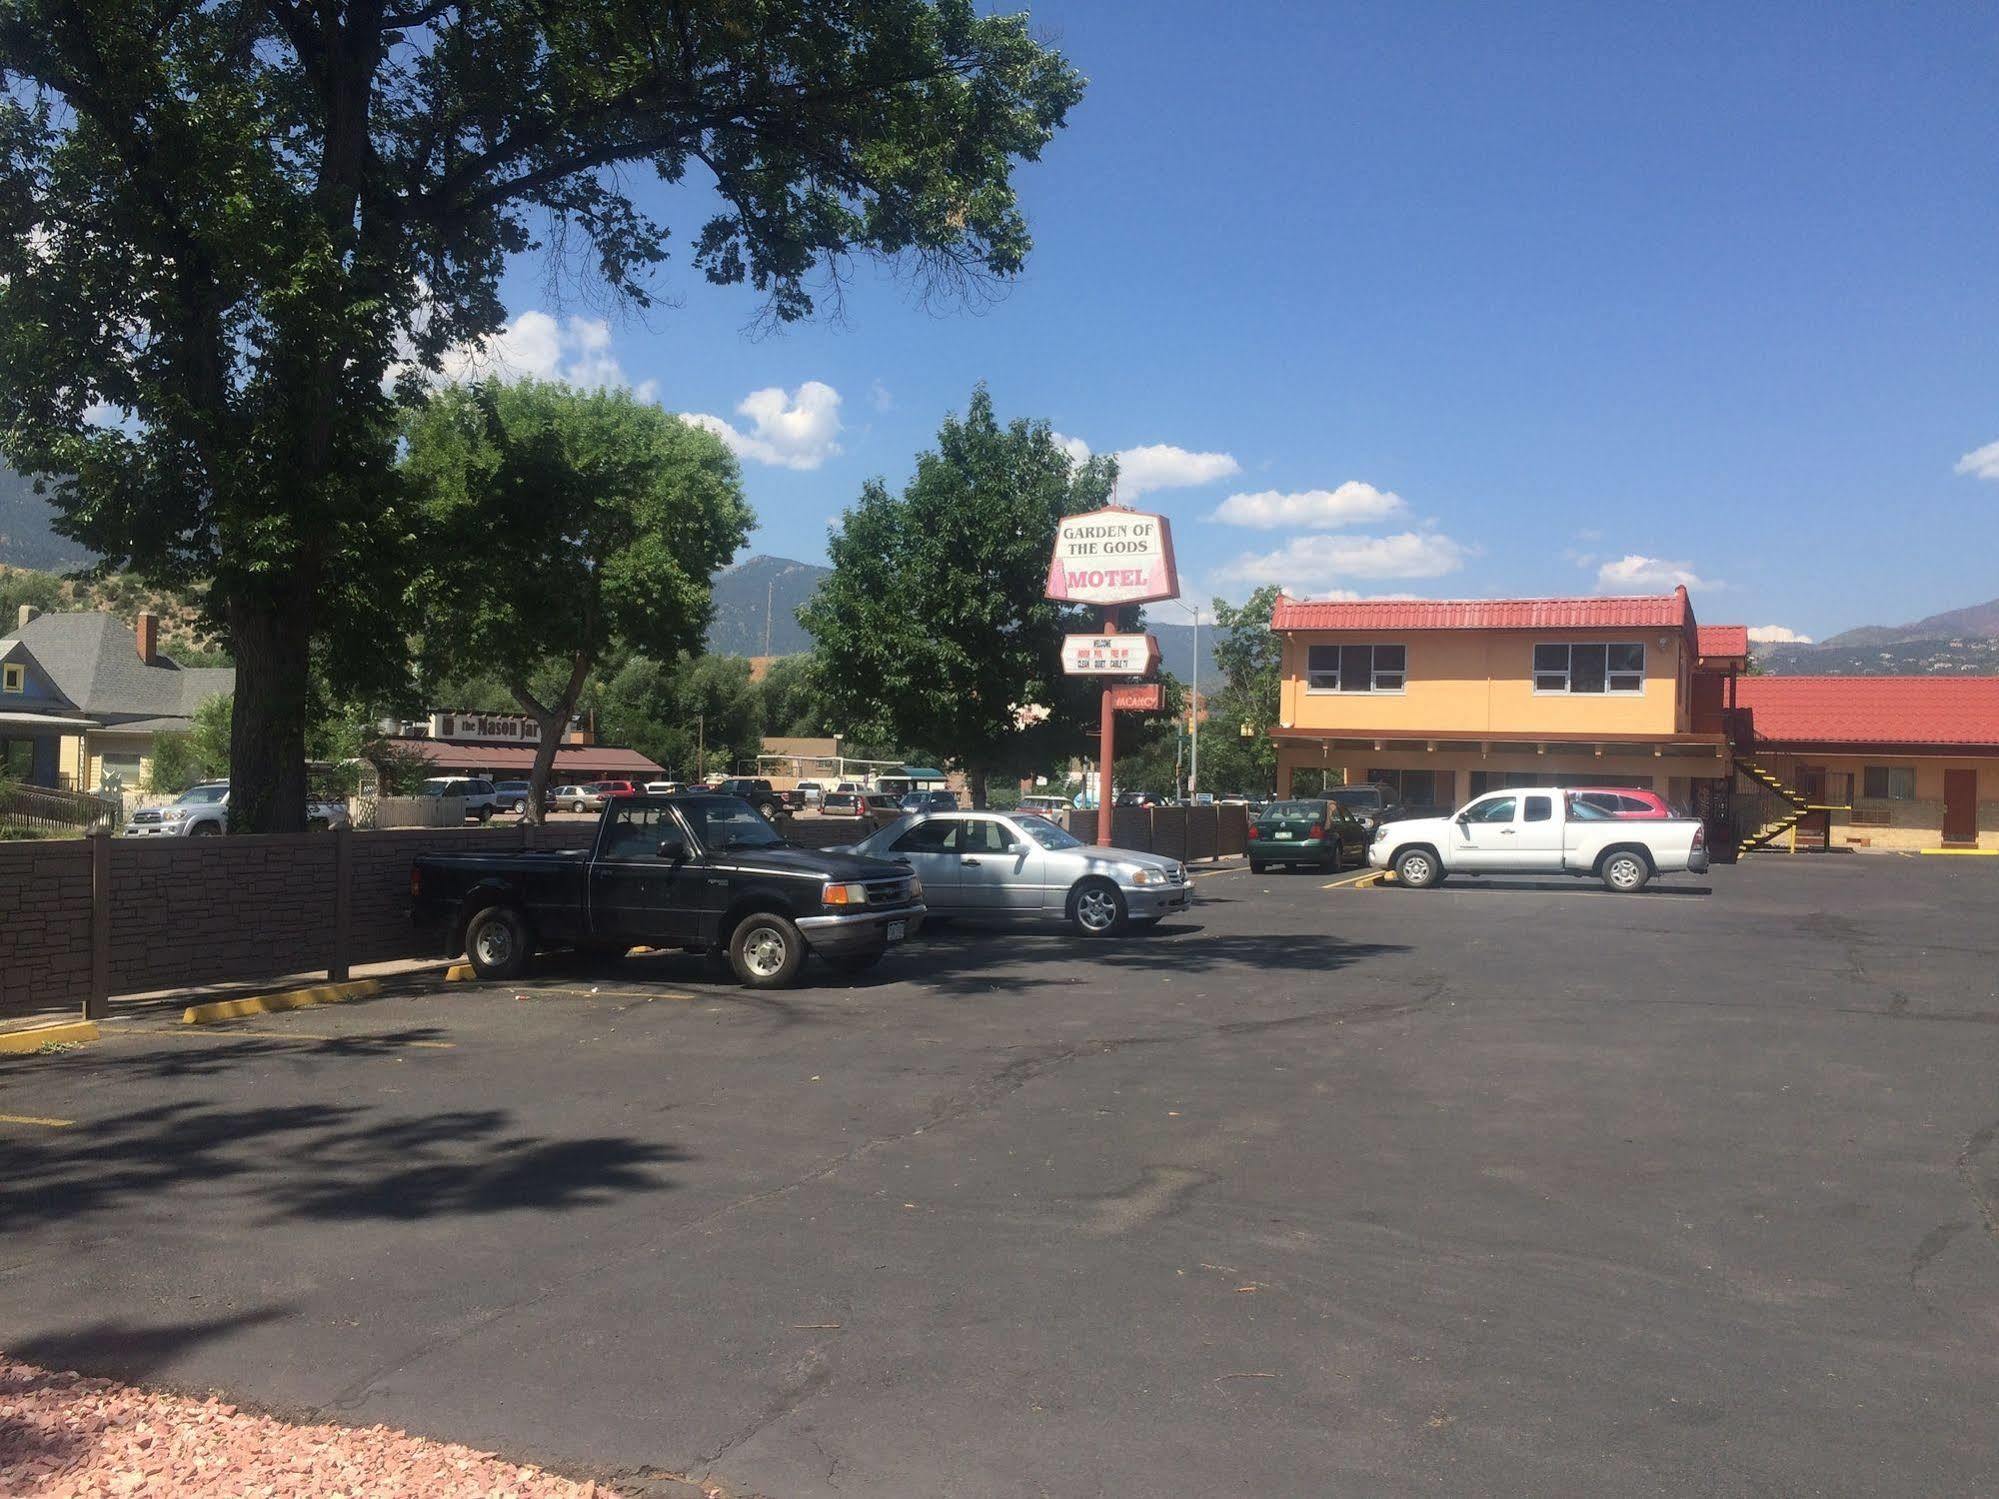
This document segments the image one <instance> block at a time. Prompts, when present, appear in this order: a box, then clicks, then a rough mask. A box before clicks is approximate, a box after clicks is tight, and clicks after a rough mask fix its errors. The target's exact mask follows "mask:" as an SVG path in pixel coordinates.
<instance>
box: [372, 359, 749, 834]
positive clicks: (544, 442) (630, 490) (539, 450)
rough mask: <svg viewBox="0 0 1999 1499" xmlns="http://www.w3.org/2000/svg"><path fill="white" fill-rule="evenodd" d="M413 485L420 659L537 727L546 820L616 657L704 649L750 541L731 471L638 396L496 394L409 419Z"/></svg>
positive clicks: (533, 811)
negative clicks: (573, 735) (575, 740)
mask: <svg viewBox="0 0 1999 1499" xmlns="http://www.w3.org/2000/svg"><path fill="white" fill-rule="evenodd" d="M402 470H403V478H404V482H405V483H406V484H408V486H409V487H410V488H411V490H412V491H413V492H415V493H417V494H419V495H420V496H422V499H423V503H424V526H423V536H424V539H425V541H426V543H427V546H426V551H427V552H428V554H429V556H430V558H431V561H430V564H429V566H428V568H427V569H426V571H425V574H424V576H423V578H422V580H421V582H420V583H419V585H418V587H419V591H420V593H421V594H422V597H423V605H424V626H423V635H422V640H423V648H424V653H425V655H426V656H427V657H428V658H430V659H431V660H432V661H435V662H437V663H439V664H440V665H441V666H442V667H443V668H444V669H446V670H448V669H450V668H451V667H463V666H476V667H478V668H480V669H483V670H485V671H490V672H491V673H493V674H494V675H495V676H497V677H498V678H499V679H500V681H502V682H503V683H505V684H506V687H507V690H508V691H509V692H510V693H512V694H513V697H514V700H515V701H516V702H517V703H518V704H519V705H520V707H521V709H522V710H523V711H524V712H526V713H528V714H530V715H532V716H533V718H534V719H535V721H536V723H537V724H538V725H539V726H540V730H541V737H540V741H539V745H538V747H537V749H536V752H535V759H534V768H533V771H532V772H531V774H530V776H529V790H528V817H529V819H530V820H532V821H539V820H540V819H541V816H542V807H543V802H544V799H545V795H546V791H547V787H548V774H549V768H550V767H551V766H552V765H553V764H554V761H555V750H556V746H557V745H558V744H559V743H560V742H561V739H562V734H563V731H564V730H565V729H566V728H567V727H568V725H569V720H570V715H571V714H572V713H574V711H575V709H576V705H577V702H578V701H579V700H580V699H581V697H582V695H583V689H584V687H585V685H586V684H587V683H588V682H589V680H590V676H591V673H592V671H593V670H594V669H595V668H596V666H597V665H598V663H599V662H600V661H602V660H603V659H604V657H605V655H606V653H607V652H609V651H610V650H611V649H612V648H613V647H614V646H620V647H622V648H624V649H625V650H628V651H635V652H642V653H644V654H645V655H647V656H651V657H653V658H655V659H659V660H671V659H673V658H674V657H675V656H676V655H678V654H679V653H680V652H682V651H686V650H693V649H698V647H699V645H700V642H701V637H702V634H703V633H704V631H705V630H706V629H707V626H708V618H709V614H710V601H709V593H708V580H709V578H710V577H711V576H712V575H713V574H714V573H715V572H716V570H717V569H719V568H721V567H722V566H723V565H724V564H725V563H727V562H728V561H729V559H730V558H731V557H733V556H734V555H735V553H736V550H737V548H738V547H740V546H741V545H742V544H743V542H744V541H745V540H747V539H748V537H749V530H750V524H751V515H750V508H749V505H748V503H747V502H745V500H744V499H743V492H742V481H741V477H740V475H739V474H738V473H737V469H736V460H735V457H734V456H733V455H732V454H731V453H730V452H729V450H728V449H727V448H725V447H723V446H722V443H721V441H720V439H718V438H716V437H715V436H714V435H713V434H711V433H709V432H705V431H703V430H702V429H700V428H698V427H692V426H689V425H687V424H686V423H685V422H682V421H679V420H678V419H676V418H674V417H672V416H670V415H668V414H667V413H666V412H664V411H662V410H660V408H659V407H658V406H655V405H653V404H652V403H651V402H648V401H640V400H637V399H636V398H634V397H633V396H632V395H631V394H630V393H629V392H626V391H579V390H573V389H571V388H570V387H568V386H565V385H556V384H549V383H546V382H540V381H521V382H519V383H516V384H500V383H497V382H488V383H485V384H481V385H479V386H476V387H471V388H453V389H449V390H446V391H443V392H441V393H439V394H438V395H437V396H435V397H434V398H432V399H431V400H430V401H428V402H426V403H425V404H424V405H423V406H422V407H421V408H419V409H418V410H417V411H416V412H415V413H414V414H413V416H412V418H411V420H410V422H409V426H408V435H407V440H406V443H405V453H404V457H403V465H402ZM747 676H748V667H747V665H745V667H744V677H745V685H746V687H747ZM744 696H745V700H746V701H747V702H748V704H749V707H748V708H747V710H746V711H747V712H748V713H749V714H750V716H752V717H754V715H755V699H754V695H753V694H750V693H748V692H747V691H746V692H745V694H744Z"/></svg>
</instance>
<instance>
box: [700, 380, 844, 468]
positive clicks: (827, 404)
mask: <svg viewBox="0 0 1999 1499" xmlns="http://www.w3.org/2000/svg"><path fill="white" fill-rule="evenodd" d="M736 414H737V415H738V416H746V417H748V418H749V430H748V431H744V430H742V429H741V428H738V427H735V426H732V425H731V424H730V423H728V422H725V421H723V420H722V418H721V417H719V416H710V415H708V414H707V413H706V412H691V413H688V414H686V415H683V416H682V417H681V418H680V419H681V420H682V421H683V422H686V423H687V424H688V425H690V426H694V427H704V428H706V429H707V430H708V431H710V432H713V433H714V434H715V435H716V436H717V437H719V438H721V439H722V441H723V442H725V443H727V444H728V445H729V449H730V451H731V452H733V453H735V454H736V455H737V456H738V457H741V458H751V459H754V460H755V461H756V462H758V463H769V464H773V465H775V466H777V467H779V468H796V469H815V468H817V467H819V465H820V464H822V463H824V462H825V461H826V460H827V459H828V458H833V457H836V456H838V454H839V453H840V444H839V442H838V441H837V439H838V437H839V435H840V392H838V391H837V390H835V389H833V387H832V386H830V385H827V384H824V383H823V382H821V381H818V380H807V381H806V382H805V383H804V384H803V385H801V386H799V387H798V389H797V390H795V391H792V392H791V393H790V394H788V395H787V394H786V393H785V391H784V390H783V389H782V388H781V387H779V386H776V385H772V386H768V387H766V388H765V389H763V390H753V391H751V392H750V393H749V394H748V395H747V396H745V397H743V400H742V404H741V405H739V406H737V407H736Z"/></svg>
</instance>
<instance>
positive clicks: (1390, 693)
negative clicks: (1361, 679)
mask: <svg viewBox="0 0 1999 1499" xmlns="http://www.w3.org/2000/svg"><path fill="white" fill-rule="evenodd" d="M1353 650H1364V651H1366V652H1368V658H1367V662H1368V671H1367V685H1366V686H1365V687H1349V686H1347V684H1346V674H1345V673H1344V672H1343V671H1338V670H1335V671H1331V672H1323V671H1320V672H1315V671H1313V670H1312V652H1314V651H1338V652H1341V653H1342V655H1344V653H1345V652H1347V651H1353ZM1381 651H1400V652H1401V653H1402V664H1401V666H1399V667H1393V666H1383V665H1382V664H1381V660H1380V656H1379V654H1378V653H1379V652H1381ZM1324 676H1330V677H1334V678H1336V679H1338V681H1339V686H1337V687H1315V686H1314V685H1313V683H1312V679H1313V678H1314V677H1324ZM1384 677H1392V678H1394V679H1395V684H1396V685H1394V686H1393V687H1384V686H1382V685H1381V680H1382V678H1384ZM1408 682H1409V647H1408V646H1406V645H1404V644H1401V643H1399V642H1396V641H1390V640H1384V641H1380V642H1373V641H1355V642H1352V643H1349V644H1345V645H1334V644H1328V643H1327V642H1325V641H1321V642H1319V643H1318V644H1317V645H1307V646H1306V647H1305V693H1306V695H1307V696H1308V697H1400V696H1402V694H1403V692H1404V691H1406V690H1407V687H1408Z"/></svg>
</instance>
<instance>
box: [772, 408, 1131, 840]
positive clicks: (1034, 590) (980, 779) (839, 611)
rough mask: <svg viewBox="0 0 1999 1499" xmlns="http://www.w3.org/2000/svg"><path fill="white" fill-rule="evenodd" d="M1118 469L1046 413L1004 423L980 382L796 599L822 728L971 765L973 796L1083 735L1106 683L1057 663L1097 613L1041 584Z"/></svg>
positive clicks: (848, 524)
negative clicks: (1042, 418)
mask: <svg viewBox="0 0 1999 1499" xmlns="http://www.w3.org/2000/svg"><path fill="white" fill-rule="evenodd" d="M1116 477H1117V469H1116V465H1115V463H1114V462H1113V461H1111V460H1108V459H1104V458H1092V459H1090V460H1088V461H1087V462H1084V463H1081V464H1072V462H1071V461H1070V458H1069V456H1068V454H1067V453H1065V452H1064V451H1063V450H1062V448H1061V447H1060V446H1058V445H1057V444H1056V442H1055V440H1054V438H1053V436H1052V435H1051V434H1050V432H1049V428H1048V424H1047V423H1046V422H1030V421H1024V420H1021V421H1014V422H1012V423H1010V424H1009V425H1007V426H1001V425H1000V423H999V420H998V418H997V417H996V416H995V415H994V414H993V403H992V397H991V396H990V395H989V394H988V393H987V391H986V389H985V387H984V386H980V387H979V388H978V390H977V391H975V392H974V393H973V396H972V402H971V406H970V407H969V409H967V411H966V412H965V415H964V416H963V417H958V416H950V417H947V418H946V419H945V421H944V425H943V426H942V428H941V429H939V431H938V433H937V447H936V450H935V451H933V452H928V453H924V454H922V455H921V456H920V457H919V458H918V459H917V460H916V474H915V477H913V478H912V479H911V480H910V481H909V483H908V484H907V485H906V486H905V487H904V489H903V491H902V493H901V494H900V495H897V494H892V493H890V492H889V490H888V488H887V486H886V485H884V484H882V483H881V482H880V481H879V480H874V481H871V482H870V483H869V484H868V485H867V486H866V487H865V488H864V489H863V490H862V492H861V497H860V500H859V501H858V502H857V503H856V504H855V505H854V506H853V507H852V508H851V509H849V510H848V511H847V512H846V513H845V514H844V515H843V516H842V517H841V522H840V527H839V529H838V530H837V531H836V532H835V533H834V535H833V536H832V538H831V539H830V540H829V541H828V543H827V550H828V552H829V553H830V554H831V556H832V559H833V571H832V573H831V574H830V575H829V576H828V577H827V578H826V580H825V581H824V582H823V583H822V584H821V585H820V587H819V591H818V593H817V594H816V595H815V596H814V597H813V600H812V602H811V603H810V604H808V605H806V606H805V607H804V608H803V609H801V610H799V613H798V618H799V622H800V623H801V624H803V625H804V626H805V628H806V629H807V630H808V631H810V632H811V634H812V638H813V641H814V646H815V651H816V654H817V658H818V660H817V670H816V675H817V678H818V681H819V686H820V691H821V693H822V697H823V700H824V702H825V704H826V706H827V711H828V712H829V715H830V717H831V720H832V722H831V723H829V725H828V728H829V730H837V731H838V732H840V733H842V734H845V735H846V736H848V737H850V738H866V739H874V740H878V741H886V742H888V743H891V744H896V745H900V746H902V747H903V748H904V749H907V750H912V751H917V752H920V753H923V754H925V755H926V756H934V757H935V758H936V759H937V760H938V761H940V762H941V763H944V764H949V765H955V766H958V767H960V768H962V769H963V770H964V771H965V772H966V781H967V783H968V785H969V787H970V789H971V792H972V798H973V801H974V803H975V804H976V805H978V806H984V805H985V794H986V782H987V780H988V778H989V777H990V776H992V775H994V774H995V773H1001V772H1013V773H1019V772H1022V771H1026V770H1031V769H1036V768H1040V767H1043V766H1046V765H1049V764H1056V763H1060V762H1061V761H1062V760H1065V759H1066V758H1068V756H1069V755H1070V754H1072V753H1075V752H1077V751H1079V750H1080V749H1081V748H1082V747H1083V745H1084V743H1085V742H1086V738H1085V735H1086V730H1087V729H1088V728H1089V727H1091V726H1093V725H1094V722H1095V708H1094V705H1095V704H1096V702H1097V700H1098V699H1097V693H1096V692H1095V691H1094V690H1091V689H1088V688H1086V687H1085V686H1083V685H1081V679H1079V678H1073V677H1065V676H1064V675H1063V674H1062V636H1063V634H1064V633H1065V632H1066V631H1069V630H1083V629H1089V628H1093V627H1094V622H1093V621H1091V620H1090V619H1088V617H1087V616H1086V615H1085V614H1084V612H1083V611H1081V610H1078V609H1073V608H1069V607H1067V606H1065V605H1062V604H1057V603H1054V602H1051V601H1050V600H1048V599H1045V598H1043V597H1042V590H1043V588H1044V587H1045V585H1046V583H1047V578H1048V559H1049V558H1050V557H1051V556H1052V555H1053V554H1054V550H1055V530H1056V525H1057V523H1058V522H1059V521H1060V520H1061V518H1062V517H1063V516H1064V515H1068V514H1075V513H1078V512H1081V511H1086V510H1095V509H1098V508H1100V507H1101V506H1103V505H1106V504H1108V503H1110V499H1111V493H1112V486H1113V483H1114V481H1115V480H1116ZM1035 710H1040V711H1039V713H1038V714H1037V712H1036V711H1035Z"/></svg>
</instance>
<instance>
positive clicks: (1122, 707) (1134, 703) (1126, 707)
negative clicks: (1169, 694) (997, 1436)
mask: <svg viewBox="0 0 1999 1499" xmlns="http://www.w3.org/2000/svg"><path fill="white" fill-rule="evenodd" d="M1108 691H1109V692H1110V695H1111V707H1112V709H1113V710H1114V711H1116V712H1119V713H1163V712H1164V711H1165V710H1166V689H1165V688H1164V687H1162V686H1161V685H1160V684H1159V683H1157V682H1114V683H1112V684H1111V686H1110V687H1109V689H1108Z"/></svg>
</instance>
